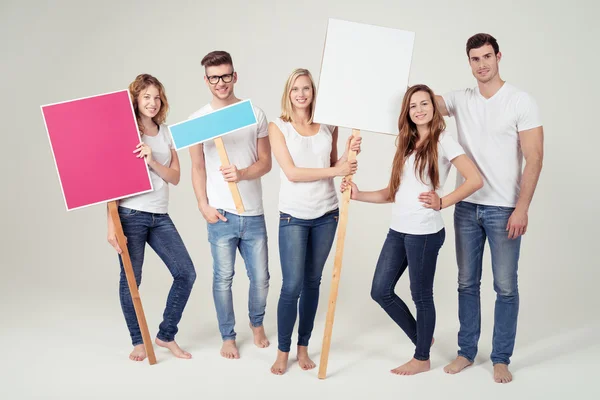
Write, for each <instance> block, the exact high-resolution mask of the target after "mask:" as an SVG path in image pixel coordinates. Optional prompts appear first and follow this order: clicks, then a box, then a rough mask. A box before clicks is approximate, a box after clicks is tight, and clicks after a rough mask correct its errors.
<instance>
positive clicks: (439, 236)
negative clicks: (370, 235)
mask: <svg viewBox="0 0 600 400" xmlns="http://www.w3.org/2000/svg"><path fill="white" fill-rule="evenodd" d="M445 239H446V230H445V229H441V230H440V231H439V232H437V233H432V234H427V235H410V234H406V233H400V232H396V231H394V230H392V229H390V230H389V232H388V234H387V238H386V239H385V242H384V244H383V249H382V250H381V254H380V255H379V260H378V261H377V267H376V268H375V275H374V276H373V285H372V287H371V297H372V298H373V300H375V301H376V302H377V303H379V305H380V306H381V308H383V309H384V310H385V312H387V313H388V315H389V316H390V318H392V319H393V320H394V322H395V323H396V324H398V326H399V327H400V328H402V330H403V331H404V333H406V335H407V336H408V338H409V339H410V340H411V341H412V342H413V343H414V344H415V346H416V349H415V354H414V358H416V359H417V360H421V361H425V360H429V349H430V348H431V340H432V339H433V331H434V330H435V305H434V304H433V279H434V276H435V267H436V264H437V257H438V253H439V250H440V248H441V247H442V245H443V244H444V240H445ZM406 267H408V274H409V277H410V292H411V295H412V299H413V301H414V302H415V306H416V308H417V319H416V321H415V318H414V317H413V315H412V314H411V312H410V310H409V309H408V307H407V306H406V304H405V303H404V302H403V301H402V299H400V297H398V295H396V293H394V288H395V286H396V283H397V282H398V279H400V276H402V274H403V273H404V271H405V270H406Z"/></svg>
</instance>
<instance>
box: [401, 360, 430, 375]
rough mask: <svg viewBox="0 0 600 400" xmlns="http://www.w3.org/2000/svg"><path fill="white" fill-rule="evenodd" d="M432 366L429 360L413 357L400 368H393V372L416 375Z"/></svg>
mask: <svg viewBox="0 0 600 400" xmlns="http://www.w3.org/2000/svg"><path fill="white" fill-rule="evenodd" d="M430 368H431V363H430V362H429V360H426V361H421V360H417V359H416V358H413V359H412V360H410V361H409V362H407V363H406V364H404V365H401V366H399V367H398V368H395V369H393V370H392V371H391V372H392V374H396V375H416V374H418V373H421V372H426V371H429V369H430Z"/></svg>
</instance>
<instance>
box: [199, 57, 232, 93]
mask: <svg viewBox="0 0 600 400" xmlns="http://www.w3.org/2000/svg"><path fill="white" fill-rule="evenodd" d="M211 80H216V83H211V82H210V81H211ZM204 81H205V82H206V86H208V88H209V89H210V92H211V93H212V94H213V96H215V97H216V98H218V99H220V100H228V99H230V98H231V97H233V96H234V94H233V86H234V85H235V83H236V82H237V73H236V72H234V71H233V65H230V64H221V65H215V66H210V67H206V75H205V76H204Z"/></svg>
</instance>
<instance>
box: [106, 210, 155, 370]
mask: <svg viewBox="0 0 600 400" xmlns="http://www.w3.org/2000/svg"><path fill="white" fill-rule="evenodd" d="M108 211H109V213H110V218H111V219H112V222H113V224H114V225H115V233H116V234H117V242H119V247H120V248H121V250H122V253H121V259H122V260H123V268H124V269H125V276H126V277H127V285H128V286H129V293H131V299H132V300H133V307H134V309H135V315H136V316H137V320H138V325H139V326H140V331H141V333H142V340H143V341H144V348H145V349H146V354H147V356H148V362H149V363H150V365H154V364H156V356H155V354H154V347H153V346H152V339H151V338H150V332H148V324H147V323H146V316H145V315H144V308H143V307H142V299H141V298H140V292H139V291H138V288H137V283H136V281H135V274H134V273H133V266H132V265H131V258H130V257H129V250H128V249H127V242H126V240H125V234H124V233H123V226H122V225H121V218H119V211H118V210H117V202H116V201H110V202H109V203H108Z"/></svg>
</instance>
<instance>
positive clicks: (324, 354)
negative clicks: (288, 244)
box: [318, 129, 360, 379]
mask: <svg viewBox="0 0 600 400" xmlns="http://www.w3.org/2000/svg"><path fill="white" fill-rule="evenodd" d="M352 136H353V137H354V138H358V137H360V130H358V129H352ZM355 159H356V152H355V151H352V150H350V151H348V161H352V160H355ZM346 181H347V182H350V181H352V175H348V176H347V177H346ZM350 193H351V191H350V188H349V187H348V189H347V190H346V191H345V192H344V193H342V206H341V210H340V223H339V225H338V232H337V235H338V237H337V244H336V248H335V261H334V263H333V278H332V279H331V290H330V293H329V308H328V309H327V320H326V322H325V333H324V334H323V348H322V349H321V362H320V364H319V375H318V376H319V379H325V377H326V376H327V362H328V360H329V348H330V347H331V333H332V331H333V319H334V317H335V305H336V301H337V296H338V288H339V285H340V275H341V273H342V258H343V257H344V242H345V240H346V227H347V225H348V207H349V205H350Z"/></svg>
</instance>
